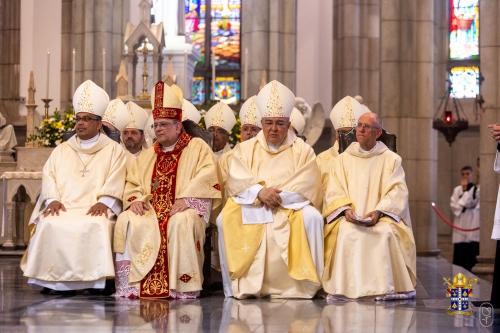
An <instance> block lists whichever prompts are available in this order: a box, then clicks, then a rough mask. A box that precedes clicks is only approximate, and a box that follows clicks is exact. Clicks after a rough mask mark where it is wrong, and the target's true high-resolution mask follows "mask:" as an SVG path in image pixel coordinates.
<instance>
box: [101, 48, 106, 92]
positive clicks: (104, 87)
mask: <svg viewBox="0 0 500 333" xmlns="http://www.w3.org/2000/svg"><path fill="white" fill-rule="evenodd" d="M102 89H104V90H106V49H105V48H103V49H102Z"/></svg>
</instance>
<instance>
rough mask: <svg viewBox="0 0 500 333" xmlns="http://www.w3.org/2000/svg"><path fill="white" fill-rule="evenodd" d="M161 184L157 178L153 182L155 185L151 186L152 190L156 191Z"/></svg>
mask: <svg viewBox="0 0 500 333" xmlns="http://www.w3.org/2000/svg"><path fill="white" fill-rule="evenodd" d="M158 186H160V182H159V181H158V178H155V180H154V182H153V186H152V187H151V192H156V189H157V188H158Z"/></svg>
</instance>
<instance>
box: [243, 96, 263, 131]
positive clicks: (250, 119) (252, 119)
mask: <svg viewBox="0 0 500 333" xmlns="http://www.w3.org/2000/svg"><path fill="white" fill-rule="evenodd" d="M256 98H257V97H256V96H252V97H250V98H249V99H247V100H246V101H245V103H243V105H242V106H241V109H240V121H241V125H253V126H257V127H259V128H262V124H261V122H260V120H261V119H262V117H261V116H260V112H259V110H257V104H255V100H256Z"/></svg>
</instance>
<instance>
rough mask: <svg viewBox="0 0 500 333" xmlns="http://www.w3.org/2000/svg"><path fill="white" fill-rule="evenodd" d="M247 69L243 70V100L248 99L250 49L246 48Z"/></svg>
mask: <svg viewBox="0 0 500 333" xmlns="http://www.w3.org/2000/svg"><path fill="white" fill-rule="evenodd" d="M243 59H244V60H245V67H244V69H243V89H244V90H243V98H244V99H247V98H248V48H246V47H245V57H244V58H243Z"/></svg>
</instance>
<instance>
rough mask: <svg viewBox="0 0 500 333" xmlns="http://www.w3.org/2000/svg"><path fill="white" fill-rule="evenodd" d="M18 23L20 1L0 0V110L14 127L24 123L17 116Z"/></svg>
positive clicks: (19, 29) (19, 19)
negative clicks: (0, 80)
mask: <svg viewBox="0 0 500 333" xmlns="http://www.w3.org/2000/svg"><path fill="white" fill-rule="evenodd" d="M20 21H21V1H9V0H0V49H1V50H2V52H0V73H2V81H3V84H0V110H2V113H3V115H4V116H5V118H6V119H7V123H14V124H16V125H17V124H22V123H24V119H22V118H21V117H20V116H19V96H20V92H19V64H20V31H21V27H20ZM24 79H26V78H24ZM23 93H24V92H23Z"/></svg>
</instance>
